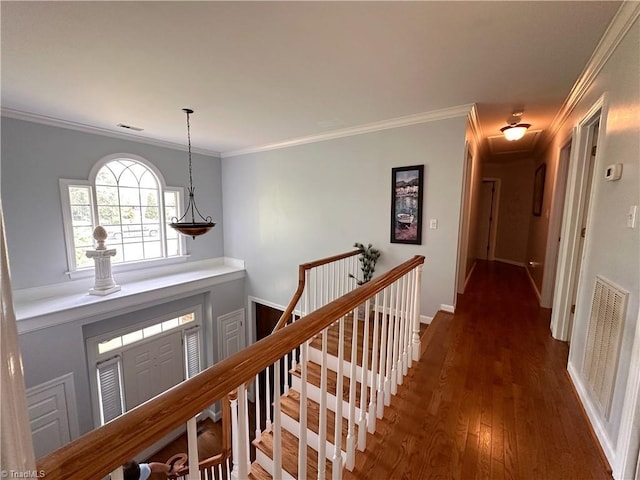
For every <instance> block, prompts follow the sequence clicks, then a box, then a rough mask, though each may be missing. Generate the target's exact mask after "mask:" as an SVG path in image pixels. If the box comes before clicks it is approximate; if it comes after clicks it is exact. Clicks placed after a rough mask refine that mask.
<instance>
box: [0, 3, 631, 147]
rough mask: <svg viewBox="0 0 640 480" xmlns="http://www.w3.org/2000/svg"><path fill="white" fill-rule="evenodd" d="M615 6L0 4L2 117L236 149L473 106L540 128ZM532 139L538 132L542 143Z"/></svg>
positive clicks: (486, 124)
mask: <svg viewBox="0 0 640 480" xmlns="http://www.w3.org/2000/svg"><path fill="white" fill-rule="evenodd" d="M619 5H620V2H611V1H586V2H578V1H566V2H561V1H542V2H528V1H518V2H484V1H473V2H397V1H396V2H255V3H254V2H53V1H52V2H9V1H2V2H1V9H2V10H1V13H2V38H1V40H2V64H1V66H2V70H1V74H2V97H1V104H2V108H3V114H5V115H8V116H16V115H19V114H21V113H26V114H30V115H36V116H44V117H50V118H53V119H59V120H64V121H67V122H73V123H76V124H79V125H86V126H89V127H95V128H98V129H104V130H107V131H118V132H123V133H130V132H128V131H126V130H123V129H121V128H119V127H117V126H116V125H117V124H119V123H124V124H128V125H132V126H137V127H142V128H144V131H142V132H139V133H135V135H138V136H140V137H144V138H148V139H152V140H161V141H167V142H172V143H176V144H179V145H184V144H185V143H186V126H185V117H184V113H183V112H182V111H181V109H182V108H183V107H190V108H193V109H194V110H195V113H194V114H193V116H192V118H191V133H192V143H193V146H194V149H198V150H208V151H211V152H233V151H236V150H239V149H245V148H248V147H255V146H262V145H267V144H272V143H276V142H282V141H286V140H290V139H294V138H299V137H306V136H312V135H318V134H322V133H326V132H330V131H333V130H340V129H346V128H350V127H355V126H358V125H363V124H368V123H372V122H379V121H383V120H387V119H393V118H397V117H403V116H408V115H414V114H419V113H423V112H432V111H435V110H440V109H446V108H451V107H456V106H460V105H465V104H470V103H476V104H477V107H478V116H479V120H480V124H481V129H482V133H483V136H484V137H488V136H493V135H497V134H499V128H500V127H502V126H504V125H505V123H506V118H507V117H508V116H509V115H510V113H511V112H512V111H513V109H514V108H516V107H518V108H523V109H524V112H525V113H524V116H523V121H524V122H526V123H530V124H532V130H542V131H543V133H542V135H544V130H545V129H547V128H548V127H549V124H550V123H551V121H552V120H553V117H554V116H555V115H556V113H557V112H558V110H559V109H560V106H561V104H562V102H563V100H564V99H565V98H566V97H567V95H568V94H569V92H570V90H571V87H572V86H573V84H574V82H575V81H576V79H577V78H578V76H579V75H580V73H581V72H582V70H583V68H584V67H585V65H586V63H587V61H588V60H589V58H590V56H591V54H592V52H593V51H594V49H595V47H596V45H597V44H598V41H599V39H600V38H601V37H602V34H603V33H604V31H605V29H606V27H607V25H608V24H609V22H610V21H611V19H612V18H613V16H614V14H615V12H616V11H617V9H618V7H619ZM538 143H539V142H538Z"/></svg>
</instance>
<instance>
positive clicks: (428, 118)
mask: <svg viewBox="0 0 640 480" xmlns="http://www.w3.org/2000/svg"><path fill="white" fill-rule="evenodd" d="M474 105H475V104H473V103H467V104H465V105H459V106H457V107H450V108H443V109H441V110H433V111H431V112H423V113H417V114H415V115H407V116H406V117H397V118H391V119H388V120H382V121H379V122H373V123H367V124H364V125H359V126H356V127H349V128H343V129H340V130H333V131H331V132H325V133H320V134H317V135H307V136H305V137H298V138H292V139H290V140H285V141H282V142H274V143H268V144H266V145H256V146H253V147H247V148H241V149H238V150H229V151H227V152H222V153H221V155H220V156H221V158H230V157H237V156H239V155H247V154H250V153H259V152H266V151H269V150H277V149H279V148H288V147H294V146H297V145H305V144H307V143H316V142H323V141H325V140H334V139H336V138H343V137H351V136H354V135H361V134H363V133H372V132H379V131H381V130H389V129H391V128H400V127H407V126H410V125H417V124H419V123H427V122H434V121H438V120H446V119H448V118H455V117H462V116H466V115H469V112H470V111H471V110H472V109H473V107H474Z"/></svg>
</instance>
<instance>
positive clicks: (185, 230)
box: [169, 108, 216, 239]
mask: <svg viewBox="0 0 640 480" xmlns="http://www.w3.org/2000/svg"><path fill="white" fill-rule="evenodd" d="M182 111H183V112H185V113H186V114H187V139H188V141H189V204H188V205H187V208H186V210H185V211H184V215H182V217H180V218H179V219H178V218H176V217H173V218H172V219H171V223H170V224H169V226H170V227H171V228H174V229H175V230H177V231H178V232H180V233H182V234H183V235H187V236H190V237H193V239H195V238H196V237H197V236H199V235H204V234H205V233H207V232H208V231H209V230H211V229H212V228H213V227H214V226H215V225H216V224H215V223H213V222H212V221H211V217H206V218H205V217H203V216H202V214H201V213H200V210H198V207H196V197H195V194H194V188H193V175H192V173H191V170H192V168H191V126H190V125H189V115H191V114H192V113H193V110H191V109H190V108H183V109H182ZM196 212H197V213H198V216H199V217H200V220H202V221H198V222H196ZM189 217H190V218H189ZM185 219H186V221H184V222H183V220H185ZM189 220H191V222H189Z"/></svg>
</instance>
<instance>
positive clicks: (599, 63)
mask: <svg viewBox="0 0 640 480" xmlns="http://www.w3.org/2000/svg"><path fill="white" fill-rule="evenodd" d="M638 16H640V2H637V1H625V2H622V5H621V6H620V8H619V9H618V12H617V13H616V15H615V17H613V20H612V21H611V23H610V24H609V26H608V27H607V30H606V31H605V32H604V34H603V35H602V38H601V39H600V42H599V43H598V45H597V46H596V48H595V50H594V51H593V54H592V55H591V58H590V59H589V61H588V62H587V65H586V66H585V68H584V70H583V71H582V73H581V74H580V76H579V77H578V80H576V83H575V84H574V85H573V87H572V88H571V92H569V95H568V96H567V98H566V100H565V101H564V103H563V104H562V106H561V107H560V110H559V111H558V113H557V114H556V116H555V118H554V119H553V121H552V122H551V125H550V126H549V128H548V130H547V135H546V139H543V141H542V144H541V150H544V149H545V148H546V147H547V146H548V145H549V144H550V143H551V141H552V140H553V139H554V138H555V136H556V134H557V133H558V131H559V130H560V128H561V127H562V125H563V124H564V123H565V122H566V121H567V119H568V118H569V115H571V112H572V111H573V109H574V108H575V107H576V106H577V105H578V103H579V102H580V100H582V98H583V97H584V95H585V93H586V92H587V90H588V89H589V87H590V86H591V84H592V83H593V81H594V80H595V78H596V76H597V75H598V73H600V70H602V68H603V67H604V65H605V64H606V63H607V61H608V60H609V57H611V55H612V54H613V52H615V50H616V48H617V47H618V45H619V44H620V42H621V41H622V39H623V38H624V37H625V35H626V34H627V32H628V31H629V29H630V28H631V27H632V25H633V23H634V22H635V21H636V20H637V18H638Z"/></svg>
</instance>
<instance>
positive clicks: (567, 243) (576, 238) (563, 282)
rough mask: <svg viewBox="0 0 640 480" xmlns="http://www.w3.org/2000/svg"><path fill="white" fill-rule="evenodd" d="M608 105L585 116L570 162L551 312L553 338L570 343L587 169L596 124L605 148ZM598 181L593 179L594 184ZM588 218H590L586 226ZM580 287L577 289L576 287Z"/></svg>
mask: <svg viewBox="0 0 640 480" xmlns="http://www.w3.org/2000/svg"><path fill="white" fill-rule="evenodd" d="M607 111H608V101H607V94H606V93H605V94H604V95H602V96H601V97H600V98H599V99H598V100H597V101H596V102H595V103H594V104H593V105H592V107H591V108H590V109H589V110H588V111H587V112H586V113H585V115H584V116H583V117H582V119H581V120H580V121H579V122H578V125H577V126H576V128H575V134H574V135H573V140H572V144H571V155H570V158H569V174H568V179H567V192H566V198H565V205H564V214H563V218H562V228H561V235H560V250H559V255H558V268H557V273H556V282H555V293H556V294H555V296H554V299H553V306H552V310H551V334H552V336H553V338H555V339H557V340H563V341H570V340H571V339H570V338H569V323H570V321H571V305H572V299H571V297H572V294H573V291H574V288H576V287H577V288H578V289H579V288H580V280H581V279H580V278H579V277H576V275H575V274H576V272H577V271H578V270H579V269H580V266H581V265H580V264H581V259H579V258H577V256H578V251H579V248H578V247H579V242H580V230H581V222H582V217H583V214H584V206H585V205H586V201H585V200H586V199H585V196H586V192H587V191H588V190H590V191H591V195H593V193H594V192H593V189H592V188H591V189H589V187H590V186H591V185H587V179H588V176H589V170H588V169H586V168H584V165H585V163H586V162H587V161H590V157H591V151H590V150H591V143H592V138H593V137H592V131H593V127H594V125H595V124H596V122H599V123H600V128H599V130H598V145H603V144H604V141H603V140H604V134H605V130H606V123H607ZM600 152H602V148H599V149H598V150H597V151H596V156H595V158H594V159H593V161H594V162H595V163H596V164H597V162H598V159H599V156H600V155H601V153H600ZM595 180H596V176H595V175H594V177H593V179H592V183H593V182H594V181H595ZM588 223H589V218H587V224H588ZM588 247H589V236H587V238H585V243H584V250H585V251H586V250H588ZM576 283H577V285H576ZM574 331H575V330H574Z"/></svg>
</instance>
